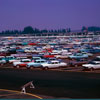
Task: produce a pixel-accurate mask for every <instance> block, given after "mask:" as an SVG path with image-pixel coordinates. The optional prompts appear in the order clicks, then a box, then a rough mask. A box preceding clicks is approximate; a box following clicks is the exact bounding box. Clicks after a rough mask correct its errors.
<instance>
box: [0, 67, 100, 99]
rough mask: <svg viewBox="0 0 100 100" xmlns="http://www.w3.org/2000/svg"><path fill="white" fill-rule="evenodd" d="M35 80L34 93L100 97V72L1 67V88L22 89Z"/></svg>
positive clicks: (57, 96)
mask: <svg viewBox="0 0 100 100" xmlns="http://www.w3.org/2000/svg"><path fill="white" fill-rule="evenodd" d="M29 81H33V84H34V86H35V87H36V88H35V89H30V88H29V87H28V88H26V91H27V92H29V93H33V94H39V95H45V96H52V97H54V98H100V73H85V72H66V71H64V72H63V71H52V70H38V69H36V70H30V69H29V70H27V69H10V68H9V69H5V68H4V69H3V68H2V69H0V89H9V90H16V91H20V90H21V86H23V85H24V84H26V83H27V82H29Z"/></svg>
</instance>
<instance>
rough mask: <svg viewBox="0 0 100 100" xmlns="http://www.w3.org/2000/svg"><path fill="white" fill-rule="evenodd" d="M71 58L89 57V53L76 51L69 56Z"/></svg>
mask: <svg viewBox="0 0 100 100" xmlns="http://www.w3.org/2000/svg"><path fill="white" fill-rule="evenodd" d="M69 58H71V59H80V58H88V55H87V54H82V53H75V54H73V55H71V56H69Z"/></svg>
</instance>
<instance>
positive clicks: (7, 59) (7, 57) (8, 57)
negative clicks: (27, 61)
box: [3, 56, 16, 62]
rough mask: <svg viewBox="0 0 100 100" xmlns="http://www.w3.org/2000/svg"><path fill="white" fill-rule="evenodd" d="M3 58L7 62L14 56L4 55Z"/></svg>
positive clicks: (13, 58)
mask: <svg viewBox="0 0 100 100" xmlns="http://www.w3.org/2000/svg"><path fill="white" fill-rule="evenodd" d="M3 59H4V60H6V62H9V61H10V60H15V59H16V58H15V57H14V56H6V57H5V58H3Z"/></svg>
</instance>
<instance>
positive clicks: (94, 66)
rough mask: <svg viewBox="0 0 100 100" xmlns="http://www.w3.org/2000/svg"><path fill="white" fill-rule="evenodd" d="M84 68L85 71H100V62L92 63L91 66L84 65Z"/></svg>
mask: <svg viewBox="0 0 100 100" xmlns="http://www.w3.org/2000/svg"><path fill="white" fill-rule="evenodd" d="M82 66H83V67H84V69H90V70H94V69H100V62H99V63H97V62H90V63H89V64H83V65H82Z"/></svg>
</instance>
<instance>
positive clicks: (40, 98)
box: [0, 89, 43, 99]
mask: <svg viewBox="0 0 100 100" xmlns="http://www.w3.org/2000/svg"><path fill="white" fill-rule="evenodd" d="M0 90H1V91H9V92H16V93H19V94H21V92H20V91H15V90H7V89H0ZM25 94H26V95H30V96H33V97H36V98H38V99H43V98H42V97H40V96H37V95H35V94H31V93H25Z"/></svg>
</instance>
